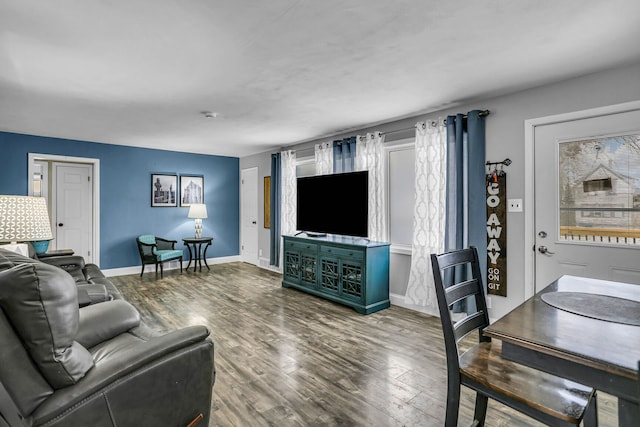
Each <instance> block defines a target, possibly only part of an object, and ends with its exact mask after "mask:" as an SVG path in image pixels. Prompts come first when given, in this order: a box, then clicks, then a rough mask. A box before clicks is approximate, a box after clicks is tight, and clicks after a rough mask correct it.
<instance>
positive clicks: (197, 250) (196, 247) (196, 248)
mask: <svg viewBox="0 0 640 427" xmlns="http://www.w3.org/2000/svg"><path fill="white" fill-rule="evenodd" d="M201 247H202V243H194V244H193V252H194V254H195V257H196V259H195V263H194V264H193V272H194V273H195V272H196V271H197V270H198V264H200V271H202V261H200V249H201Z"/></svg>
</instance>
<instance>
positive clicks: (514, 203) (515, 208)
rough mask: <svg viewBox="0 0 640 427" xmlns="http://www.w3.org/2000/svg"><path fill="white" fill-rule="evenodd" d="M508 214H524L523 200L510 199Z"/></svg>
mask: <svg viewBox="0 0 640 427" xmlns="http://www.w3.org/2000/svg"><path fill="white" fill-rule="evenodd" d="M508 203H509V208H508V209H507V212H522V199H509V200H508Z"/></svg>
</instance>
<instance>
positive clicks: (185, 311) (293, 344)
mask: <svg viewBox="0 0 640 427" xmlns="http://www.w3.org/2000/svg"><path fill="white" fill-rule="evenodd" d="M205 270H206V269H205ZM111 279H112V281H113V282H114V284H115V285H116V286H118V287H119V289H120V290H121V292H122V293H123V294H124V296H125V298H126V299H127V301H129V302H131V303H132V304H133V305H135V306H136V307H137V308H138V309H139V310H140V312H141V314H142V316H143V318H144V320H145V322H146V323H147V324H148V325H149V326H151V327H153V328H155V329H157V330H160V331H169V330H174V329H177V328H181V327H184V326H188V325H195V324H202V325H206V326H207V327H208V328H209V329H210V331H211V337H212V338H213V341H214V342H215V364H216V370H217V378H216V383H215V386H214V389H213V402H212V414H211V423H210V425H211V426H243V427H244V426H442V425H443V423H444V421H443V420H444V407H445V402H446V364H445V357H444V341H443V338H442V333H441V329H440V323H439V322H440V320H439V319H437V318H434V317H431V316H427V315H424V314H421V313H417V312H414V311H411V310H407V309H403V308H399V307H396V306H391V308H389V309H387V310H383V311H381V312H378V313H374V314H371V315H368V316H363V315H360V314H358V313H356V312H355V311H354V310H352V309H350V308H347V307H344V306H341V305H339V304H336V303H332V302H329V301H325V300H323V299H320V298H317V297H314V296H311V295H308V294H305V293H302V292H299V291H296V290H294V289H285V288H282V287H281V285H280V283H281V280H282V276H281V275H279V274H276V273H273V272H270V271H267V270H264V269H260V268H258V267H255V266H252V265H249V264H245V263H228V264H218V265H213V266H211V271H206V272H205V271H203V272H201V273H200V272H198V273H194V272H193V271H189V272H185V273H183V274H180V272H179V271H176V270H172V271H168V272H165V275H164V279H159V278H158V279H157V280H156V278H155V274H154V273H148V274H145V275H144V277H142V278H140V277H139V276H138V275H130V276H120V277H113V278H111ZM474 399H475V395H474V394H473V393H471V392H469V391H468V390H464V389H463V393H462V409H461V414H460V420H459V425H467V426H468V425H470V424H471V418H472V414H473V405H474ZM616 404H617V402H616V400H615V398H612V397H610V396H606V395H603V394H602V393H601V394H599V399H598V405H599V407H598V409H599V416H600V421H601V422H600V426H603V427H607V426H615V425H616V424H617V421H615V420H616V416H617V415H616V409H615V406H616ZM486 425H487V426H490V427H491V426H540V425H541V424H539V423H537V422H535V421H533V420H531V419H529V418H527V417H525V416H522V415H520V414H519V413H516V412H514V411H511V410H510V409H509V408H506V407H504V406H502V405H500V404H498V403H496V402H493V401H490V403H489V410H488V414H487V422H486Z"/></svg>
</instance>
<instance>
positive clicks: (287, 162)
mask: <svg viewBox="0 0 640 427" xmlns="http://www.w3.org/2000/svg"><path fill="white" fill-rule="evenodd" d="M280 160H281V173H282V197H281V202H280V203H281V205H280V232H281V233H282V234H283V235H285V234H293V233H295V232H296V194H297V191H296V152H295V151H291V150H288V151H283V152H281V153H280ZM282 243H283V241H282V238H281V239H280V265H283V264H282V254H284V250H283V248H282Z"/></svg>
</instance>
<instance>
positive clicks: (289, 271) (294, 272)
mask: <svg viewBox="0 0 640 427" xmlns="http://www.w3.org/2000/svg"><path fill="white" fill-rule="evenodd" d="M284 277H285V278H287V279H289V280H294V281H296V282H297V281H299V280H300V253H299V252H291V251H286V252H285V253H284Z"/></svg>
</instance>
